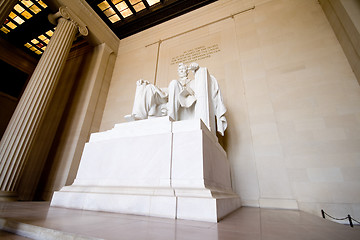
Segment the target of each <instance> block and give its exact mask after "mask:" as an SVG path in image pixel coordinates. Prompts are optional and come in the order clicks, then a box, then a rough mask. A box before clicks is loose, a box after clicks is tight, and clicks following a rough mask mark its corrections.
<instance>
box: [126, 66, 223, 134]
mask: <svg viewBox="0 0 360 240" xmlns="http://www.w3.org/2000/svg"><path fill="white" fill-rule="evenodd" d="M189 71H192V72H194V75H195V79H194V80H192V79H189V78H188V74H189ZM178 76H179V79H177V80H172V81H171V82H170V84H169V86H168V88H159V87H157V86H155V85H153V84H151V83H150V82H149V81H147V80H143V79H140V80H138V81H137V83H136V84H137V87H136V92H135V100H134V106H133V110H132V114H131V115H127V116H125V118H126V119H127V120H128V121H131V120H140V119H147V118H152V117H161V116H169V117H171V118H172V119H173V120H175V121H179V120H190V119H197V118H200V119H201V120H202V121H203V122H204V123H205V125H206V126H207V127H208V128H209V129H210V130H211V131H212V132H213V133H215V132H216V131H217V132H219V133H220V134H221V135H224V132H225V130H226V128H227V121H226V118H225V112H226V107H225V105H224V103H223V99H222V96H221V92H220V88H219V85H218V83H217V81H216V79H215V77H213V76H211V75H210V74H209V73H208V70H207V68H205V67H199V65H198V64H197V63H191V64H190V65H189V66H187V65H185V64H183V63H180V64H179V66H178Z"/></svg>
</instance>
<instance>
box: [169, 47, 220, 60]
mask: <svg viewBox="0 0 360 240" xmlns="http://www.w3.org/2000/svg"><path fill="white" fill-rule="evenodd" d="M217 52H220V48H219V45H218V44H214V45H211V46H200V47H196V48H193V49H190V50H186V51H184V52H183V53H182V54H181V55H178V56H176V57H173V58H172V59H171V65H173V64H178V63H190V62H196V61H198V60H202V59H205V58H210V57H211V56H212V55H214V54H215V53H217Z"/></svg>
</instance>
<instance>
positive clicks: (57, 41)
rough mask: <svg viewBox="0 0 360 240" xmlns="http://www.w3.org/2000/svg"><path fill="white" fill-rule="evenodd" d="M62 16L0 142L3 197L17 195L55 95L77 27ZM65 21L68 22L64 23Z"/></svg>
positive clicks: (0, 185)
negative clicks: (22, 175) (31, 151)
mask: <svg viewBox="0 0 360 240" xmlns="http://www.w3.org/2000/svg"><path fill="white" fill-rule="evenodd" d="M63 12H65V13H66V14H65V18H64V17H61V15H60V14H57V15H56V18H57V17H60V18H59V19H58V25H57V27H56V30H55V32H54V35H53V36H52V37H51V41H50V43H49V45H48V46H47V48H46V50H45V52H44V53H43V56H42V57H41V59H40V61H39V63H38V65H37V67H36V69H35V71H34V73H33V75H32V76H31V79H30V81H29V83H28V85H27V87H26V89H25V91H24V93H23V96H22V97H21V99H20V102H19V103H18V105H17V108H16V110H15V112H14V114H13V116H12V118H11V120H10V123H9V124H8V127H7V129H6V131H5V133H4V135H3V138H2V140H1V142H0V191H1V193H2V195H3V196H4V195H6V194H11V193H16V188H17V184H18V182H19V178H20V175H21V172H22V170H23V168H24V166H25V163H26V159H27V156H28V153H29V150H30V148H31V146H32V144H33V141H34V137H35V135H36V133H37V131H38V129H39V126H40V124H41V122H42V120H43V118H44V115H45V111H46V109H47V108H48V105H49V103H50V100H51V98H52V96H53V93H54V91H55V88H56V85H57V83H58V80H59V77H60V74H61V71H62V69H63V67H64V65H65V62H66V58H67V55H68V53H69V52H70V48H71V45H72V42H73V41H74V39H75V36H76V34H77V33H78V28H79V26H78V24H77V23H76V22H74V21H72V20H68V19H69V18H70V17H69V15H68V14H67V12H66V11H63ZM66 18H67V19H66Z"/></svg>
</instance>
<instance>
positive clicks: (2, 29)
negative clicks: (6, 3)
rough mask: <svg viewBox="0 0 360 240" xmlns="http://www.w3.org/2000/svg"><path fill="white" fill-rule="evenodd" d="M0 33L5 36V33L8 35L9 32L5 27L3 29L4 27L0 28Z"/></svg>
mask: <svg viewBox="0 0 360 240" xmlns="http://www.w3.org/2000/svg"><path fill="white" fill-rule="evenodd" d="M1 31H3V32H4V33H5V34H7V33H9V32H10V30H9V29H7V28H6V27H4V26H1Z"/></svg>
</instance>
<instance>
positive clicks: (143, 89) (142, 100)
mask: <svg viewBox="0 0 360 240" xmlns="http://www.w3.org/2000/svg"><path fill="white" fill-rule="evenodd" d="M151 95H152V91H151V87H150V85H149V84H141V85H137V86H136V92H135V100H134V106H133V110H132V115H133V117H134V118H135V119H136V120H138V119H147V118H148V111H149V108H150V106H149V104H150V102H151V97H152V96H151Z"/></svg>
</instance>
